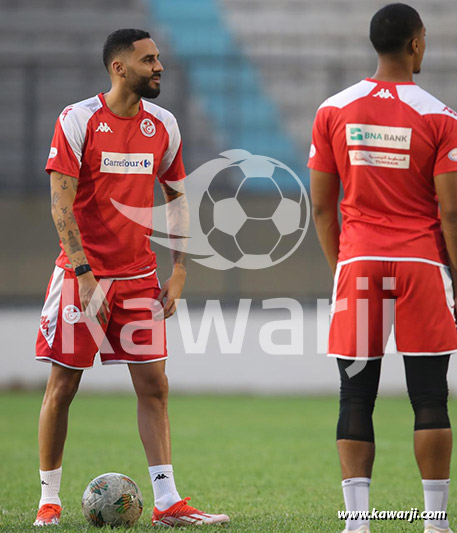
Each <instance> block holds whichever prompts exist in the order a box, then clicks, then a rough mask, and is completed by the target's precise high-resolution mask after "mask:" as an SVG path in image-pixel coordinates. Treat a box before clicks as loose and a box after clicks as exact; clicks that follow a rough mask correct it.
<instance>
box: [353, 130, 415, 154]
mask: <svg viewBox="0 0 457 533" xmlns="http://www.w3.org/2000/svg"><path fill="white" fill-rule="evenodd" d="M411 133H412V129H411V128H397V127H393V126H376V125H374V124H346V141H347V144H348V146H353V145H356V144H357V145H363V146H380V147H383V148H397V149H398V150H409V148H410V146H411Z"/></svg>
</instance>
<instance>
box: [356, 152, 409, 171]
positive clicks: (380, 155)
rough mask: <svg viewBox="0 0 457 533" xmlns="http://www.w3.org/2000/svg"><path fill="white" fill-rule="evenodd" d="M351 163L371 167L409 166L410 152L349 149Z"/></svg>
mask: <svg viewBox="0 0 457 533" xmlns="http://www.w3.org/2000/svg"><path fill="white" fill-rule="evenodd" d="M349 159H350V161H351V165H357V166H360V165H366V166H369V167H384V168H409V160H410V157H409V154H394V153H392V152H368V151H366V150H349Z"/></svg>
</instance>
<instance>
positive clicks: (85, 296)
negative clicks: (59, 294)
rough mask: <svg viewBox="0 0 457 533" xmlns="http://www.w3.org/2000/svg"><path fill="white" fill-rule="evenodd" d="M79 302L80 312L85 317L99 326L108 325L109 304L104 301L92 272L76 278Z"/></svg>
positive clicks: (103, 295)
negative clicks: (96, 322)
mask: <svg viewBox="0 0 457 533" xmlns="http://www.w3.org/2000/svg"><path fill="white" fill-rule="evenodd" d="M77 279H78V287H79V300H80V302H81V311H83V312H84V313H85V314H86V316H87V317H89V318H90V319H91V320H93V321H94V322H95V320H98V322H99V323H100V324H102V323H103V324H107V323H108V314H109V304H108V302H107V301H106V298H105V293H104V292H103V289H102V288H101V287H100V285H99V284H98V283H97V280H96V279H95V277H94V275H93V273H92V272H86V273H85V274H82V275H81V276H78V278H77Z"/></svg>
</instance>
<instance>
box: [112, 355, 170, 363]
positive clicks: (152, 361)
mask: <svg viewBox="0 0 457 533" xmlns="http://www.w3.org/2000/svg"><path fill="white" fill-rule="evenodd" d="M165 359H168V355H166V356H165V357H161V358H160V359H150V360H149V361H128V360H124V359H108V360H105V361H102V365H118V364H119V365H120V364H128V365H130V364H134V365H144V364H146V363H155V362H156V361H165Z"/></svg>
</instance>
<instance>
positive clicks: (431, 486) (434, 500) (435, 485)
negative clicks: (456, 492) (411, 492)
mask: <svg viewBox="0 0 457 533" xmlns="http://www.w3.org/2000/svg"><path fill="white" fill-rule="evenodd" d="M449 482H450V480H449V479H423V480H422V486H423V487H424V503H425V510H426V511H444V512H446V509H447V498H448V495H449ZM424 526H425V527H427V526H437V527H440V528H442V529H446V528H448V527H449V520H448V519H447V518H446V519H445V520H425V521H424Z"/></svg>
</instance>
